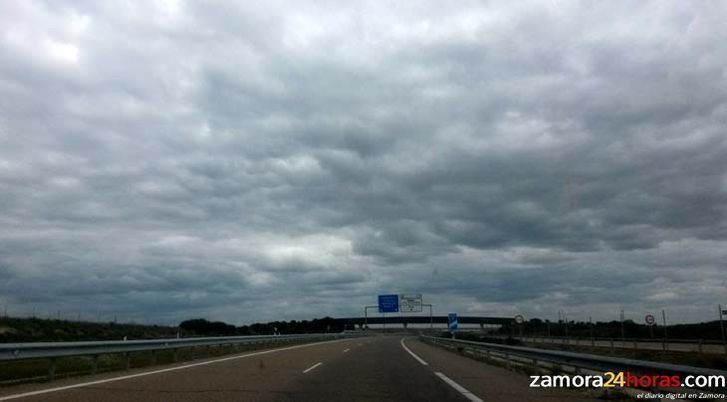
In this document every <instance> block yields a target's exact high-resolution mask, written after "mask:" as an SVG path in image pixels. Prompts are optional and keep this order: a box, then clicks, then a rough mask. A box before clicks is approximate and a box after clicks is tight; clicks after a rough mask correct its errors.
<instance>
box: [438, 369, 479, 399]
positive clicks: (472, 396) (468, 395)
mask: <svg viewBox="0 0 727 402" xmlns="http://www.w3.org/2000/svg"><path fill="white" fill-rule="evenodd" d="M434 374H436V376H437V377H439V378H441V379H442V381H444V382H446V383H447V384H449V386H450V387H452V388H454V389H456V390H457V391H458V392H459V393H460V394H462V396H464V397H465V398H467V399H469V400H470V401H472V402H484V401H483V400H482V399H480V398H478V397H477V395H475V394H473V393H471V392H470V391H468V390H467V388H465V387H463V386H461V385H459V384H457V383H456V382H454V381H453V380H452V379H451V378H449V377H447V376H446V375H444V374H442V373H440V372H439V371H436V372H435V373H434Z"/></svg>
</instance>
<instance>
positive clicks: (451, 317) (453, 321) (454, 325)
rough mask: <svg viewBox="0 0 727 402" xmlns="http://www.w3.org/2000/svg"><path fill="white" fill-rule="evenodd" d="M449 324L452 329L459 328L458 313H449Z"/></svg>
mask: <svg viewBox="0 0 727 402" xmlns="http://www.w3.org/2000/svg"><path fill="white" fill-rule="evenodd" d="M447 324H448V326H449V330H450V331H454V330H456V329H457V326H458V325H459V322H458V321H457V313H449V315H448V316H447Z"/></svg>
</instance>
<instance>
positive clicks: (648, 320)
mask: <svg viewBox="0 0 727 402" xmlns="http://www.w3.org/2000/svg"><path fill="white" fill-rule="evenodd" d="M644 322H645V323H646V325H648V326H649V336H650V337H651V338H653V337H654V325H656V317H654V316H653V315H651V314H647V315H646V316H645V317H644Z"/></svg>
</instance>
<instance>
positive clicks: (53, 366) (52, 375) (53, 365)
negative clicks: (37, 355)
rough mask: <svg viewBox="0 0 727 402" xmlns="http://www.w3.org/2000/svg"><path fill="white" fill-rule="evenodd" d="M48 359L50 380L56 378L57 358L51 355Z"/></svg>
mask: <svg viewBox="0 0 727 402" xmlns="http://www.w3.org/2000/svg"><path fill="white" fill-rule="evenodd" d="M48 360H49V365H48V381H53V380H54V379H55V378H56V358H55V357H51V358H50V359H48Z"/></svg>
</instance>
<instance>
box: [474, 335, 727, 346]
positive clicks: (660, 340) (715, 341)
mask: <svg viewBox="0 0 727 402" xmlns="http://www.w3.org/2000/svg"><path fill="white" fill-rule="evenodd" d="M487 336H488V337H492V338H503V339H504V338H513V339H521V338H523V339H526V340H527V339H531V340H540V339H547V340H549V341H556V340H557V341H559V342H561V341H562V342H564V343H567V342H568V341H581V342H585V341H591V340H593V341H596V342H610V341H614V342H627V343H633V342H644V343H664V342H666V343H667V344H669V343H675V344H676V343H679V344H693V345H698V344H700V343H701V344H704V345H718V346H719V345H724V342H723V341H722V340H720V339H687V338H668V339H664V338H661V337H659V338H621V337H618V336H616V337H604V336H594V337H588V336H569V337H565V336H545V335H523V336H520V335H501V334H489V335H487ZM553 343H555V342H553Z"/></svg>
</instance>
